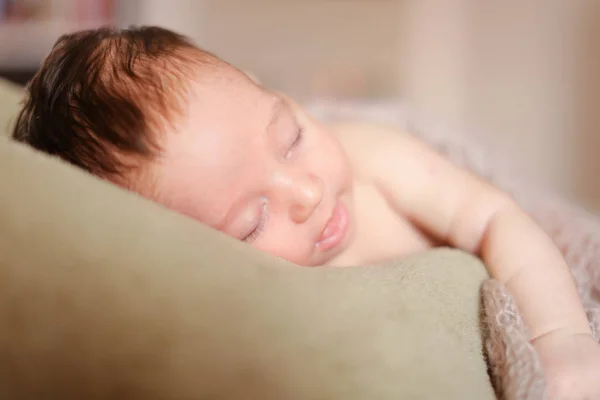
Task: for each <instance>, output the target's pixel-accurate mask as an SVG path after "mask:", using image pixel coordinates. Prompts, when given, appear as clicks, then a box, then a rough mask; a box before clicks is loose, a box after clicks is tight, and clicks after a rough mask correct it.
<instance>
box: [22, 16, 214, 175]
mask: <svg viewBox="0 0 600 400" xmlns="http://www.w3.org/2000/svg"><path fill="white" fill-rule="evenodd" d="M217 60H218V59H217V58H216V57H215V56H213V55H212V54H210V53H207V52H204V51H202V50H200V49H198V48H197V47H196V46H194V45H193V44H192V43H191V42H190V41H189V40H188V39H187V38H186V37H184V36H182V35H179V34H177V33H175V32H172V31H169V30H166V29H162V28H158V27H139V28H131V29H116V28H109V27H104V28H100V29H95V30H87V31H81V32H77V33H72V34H68V35H64V36H62V37H61V38H59V39H58V41H57V42H56V44H55V45H54V47H53V48H52V50H51V52H50V54H49V55H48V56H47V57H46V59H45V60H44V62H43V64H42V66H41V69H40V70H39V72H37V74H36V75H35V76H34V78H33V79H32V80H31V82H30V83H29V84H28V87H27V96H26V98H25V101H24V104H23V108H22V110H21V112H20V114H19V116H18V119H17V122H16V125H15V128H14V131H13V134H12V136H13V138H14V139H15V140H17V141H20V142H24V143H27V144H28V145H30V146H32V147H33V148H35V149H38V150H40V151H42V152H45V153H48V154H51V155H55V156H57V157H59V158H61V159H63V160H65V161H67V162H69V163H71V164H74V165H75V166H78V167H80V168H83V169H84V170H86V171H88V172H90V173H93V174H95V175H99V176H102V177H109V178H115V179H118V178H122V177H124V176H125V175H126V174H128V173H129V172H131V170H132V169H137V168H138V167H140V166H141V164H142V161H143V160H148V159H152V158H153V157H155V156H156V155H157V154H158V153H159V151H160V148H159V146H158V141H159V139H160V138H159V137H158V136H159V133H160V131H161V129H162V127H164V125H165V124H169V123H173V121H174V118H173V117H174V115H173V114H174V113H177V112H180V111H182V110H181V107H178V105H182V104H183V101H182V99H183V98H184V97H185V92H186V91H185V88H186V86H187V83H189V81H188V79H191V78H192V76H193V71H194V70H195V68H197V67H198V65H202V64H204V65H215V64H216V62H217Z"/></svg>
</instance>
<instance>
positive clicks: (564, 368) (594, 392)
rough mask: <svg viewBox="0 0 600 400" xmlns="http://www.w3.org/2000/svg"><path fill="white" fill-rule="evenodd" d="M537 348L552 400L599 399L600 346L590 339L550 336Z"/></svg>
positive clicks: (584, 337)
mask: <svg viewBox="0 0 600 400" xmlns="http://www.w3.org/2000/svg"><path fill="white" fill-rule="evenodd" d="M534 346H535V348H536V350H537V351H538V354H539V355H540V360H541V362H542V366H543V368H544V371H545V375H546V379H547V382H548V392H547V394H548V396H547V398H548V399H549V400H555V399H556V400H563V399H569V400H571V399H572V400H586V399H600V344H598V343H597V342H596V341H595V340H594V338H592V336H591V335H587V334H577V335H572V334H571V335H565V334H560V333H557V334H550V335H548V336H545V337H542V338H540V339H537V340H536V341H535V342H534Z"/></svg>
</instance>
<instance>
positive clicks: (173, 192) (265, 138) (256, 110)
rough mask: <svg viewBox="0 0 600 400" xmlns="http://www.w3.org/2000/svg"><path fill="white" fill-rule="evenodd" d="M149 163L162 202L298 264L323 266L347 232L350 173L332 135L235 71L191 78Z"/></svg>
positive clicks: (343, 242)
mask: <svg viewBox="0 0 600 400" xmlns="http://www.w3.org/2000/svg"><path fill="white" fill-rule="evenodd" d="M189 91H190V96H191V97H190V99H189V102H188V104H187V106H188V107H187V115H185V116H184V117H183V119H182V121H181V124H180V125H179V126H178V127H177V128H176V129H175V131H174V132H167V134H166V135H165V136H166V138H165V142H164V143H163V148H164V154H163V155H162V156H161V158H160V160H159V162H158V164H157V165H156V166H155V170H156V172H157V182H156V184H157V193H160V194H162V196H161V195H159V197H161V198H160V199H159V201H161V202H163V203H164V204H165V205H166V206H167V207H169V208H171V209H173V210H175V211H178V212H181V213H183V214H186V215H188V216H190V217H192V218H194V219H196V220H198V221H201V222H203V223H205V224H207V225H209V226H211V227H213V228H215V229H217V230H219V231H222V232H224V233H226V234H228V235H230V236H232V237H234V238H238V239H240V240H245V241H247V242H249V243H251V244H252V245H253V246H254V247H256V248H258V249H260V250H262V251H266V252H269V253H271V254H274V255H276V256H279V257H282V258H285V259H287V260H289V261H291V262H294V263H296V264H299V265H323V264H326V263H327V262H328V261H329V260H331V259H332V258H333V257H335V256H337V255H338V254H340V253H341V252H342V251H343V250H344V249H345V248H346V247H347V246H348V243H349V241H350V239H351V236H352V235H351V233H352V221H353V218H352V215H353V212H352V210H353V201H352V176H351V171H350V166H349V163H348V160H347V158H346V156H345V154H344V152H343V150H342V148H341V146H340V144H339V142H338V141H337V139H336V138H335V137H334V136H333V135H332V134H331V133H330V132H329V131H328V130H327V129H326V128H325V127H324V126H321V125H320V124H318V123H317V122H316V121H313V120H312V119H311V118H309V117H308V116H307V115H305V114H304V113H303V112H302V110H301V109H300V108H299V107H298V106H297V105H295V104H293V103H291V102H290V101H288V100H285V99H283V98H281V97H280V96H277V95H275V94H273V93H271V92H269V91H266V90H265V89H263V88H261V87H259V86H257V85H255V84H254V83H253V82H252V81H250V80H249V79H248V78H246V77H245V76H244V75H243V74H241V73H240V72H238V71H236V70H234V69H224V70H223V71H222V72H221V73H220V74H219V76H217V77H214V78H210V81H209V82H207V81H206V80H205V81H204V82H202V83H193V84H192V86H191V87H190V90H189Z"/></svg>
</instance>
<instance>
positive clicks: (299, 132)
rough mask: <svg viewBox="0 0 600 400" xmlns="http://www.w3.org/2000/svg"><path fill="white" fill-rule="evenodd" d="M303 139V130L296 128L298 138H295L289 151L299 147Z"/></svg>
mask: <svg viewBox="0 0 600 400" xmlns="http://www.w3.org/2000/svg"><path fill="white" fill-rule="evenodd" d="M303 138H304V128H303V127H299V128H298V136H297V137H296V140H294V143H292V147H290V149H293V148H296V147H298V146H299V145H300V143H302V139H303Z"/></svg>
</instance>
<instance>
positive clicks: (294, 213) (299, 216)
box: [290, 174, 323, 224]
mask: <svg viewBox="0 0 600 400" xmlns="http://www.w3.org/2000/svg"><path fill="white" fill-rule="evenodd" d="M294 183H295V184H294V185H293V186H292V188H291V189H292V204H291V205H290V217H291V218H292V221H294V222H295V223H297V224H301V223H303V222H305V221H306V220H307V219H308V217H310V216H311V214H312V213H313V211H314V210H315V208H317V206H318V205H319V204H320V203H321V199H322V198H323V180H322V179H321V178H319V177H318V176H315V175H312V174H310V175H307V176H305V177H302V178H297V179H295V182H294Z"/></svg>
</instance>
